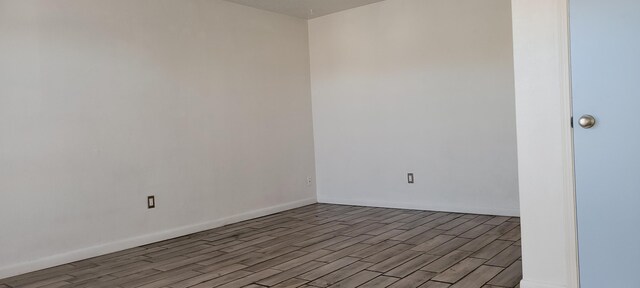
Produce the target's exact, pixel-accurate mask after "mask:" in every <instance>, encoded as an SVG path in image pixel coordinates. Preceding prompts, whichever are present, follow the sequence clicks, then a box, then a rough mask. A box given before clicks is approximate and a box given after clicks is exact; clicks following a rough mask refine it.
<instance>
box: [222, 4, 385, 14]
mask: <svg viewBox="0 0 640 288" xmlns="http://www.w3.org/2000/svg"><path fill="white" fill-rule="evenodd" d="M227 1H229V2H234V3H238V4H242V5H246V6H251V7H255V8H258V9H263V10H267V11H272V12H276V13H281V14H286V15H290V16H294V17H298V18H303V19H311V18H316V17H320V16H324V15H327V14H331V13H335V12H339V11H342V10H347V9H351V8H355V7H359V6H364V5H368V4H371V3H376V2H381V1H383V0H227Z"/></svg>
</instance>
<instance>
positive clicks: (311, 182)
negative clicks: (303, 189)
mask: <svg viewBox="0 0 640 288" xmlns="http://www.w3.org/2000/svg"><path fill="white" fill-rule="evenodd" d="M311 184H313V178H311V176H309V177H307V186H311Z"/></svg>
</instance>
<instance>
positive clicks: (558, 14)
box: [513, 0, 578, 288]
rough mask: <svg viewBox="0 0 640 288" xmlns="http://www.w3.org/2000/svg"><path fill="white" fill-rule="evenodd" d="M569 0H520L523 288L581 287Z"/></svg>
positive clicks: (516, 27) (516, 14)
mask: <svg viewBox="0 0 640 288" xmlns="http://www.w3.org/2000/svg"><path fill="white" fill-rule="evenodd" d="M567 17H568V14H567V1H565V0H562V1H558V0H514V1H513V34H514V58H515V80H516V103H517V105H516V106H517V108H516V109H517V115H518V117H517V127H518V163H519V165H518V166H519V172H520V177H519V178H520V209H521V217H522V219H521V221H522V244H523V245H522V260H523V274H524V280H523V281H522V284H521V287H522V288H561V287H571V288H577V287H578V280H577V278H578V276H577V275H578V266H577V265H578V264H577V251H576V250H577V248H576V247H577V244H576V232H575V231H576V226H575V196H574V187H573V179H574V177H573V164H572V163H573V162H572V139H571V135H572V131H571V124H570V117H571V101H570V81H569V56H568V53H569V44H568V43H569V42H568V31H567Z"/></svg>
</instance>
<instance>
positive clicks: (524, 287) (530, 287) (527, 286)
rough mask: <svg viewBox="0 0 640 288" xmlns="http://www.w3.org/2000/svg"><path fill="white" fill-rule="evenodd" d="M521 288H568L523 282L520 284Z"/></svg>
mask: <svg viewBox="0 0 640 288" xmlns="http://www.w3.org/2000/svg"><path fill="white" fill-rule="evenodd" d="M520 288H567V287H564V286H558V285H551V284H544V283H539V282H532V281H524V280H522V282H520Z"/></svg>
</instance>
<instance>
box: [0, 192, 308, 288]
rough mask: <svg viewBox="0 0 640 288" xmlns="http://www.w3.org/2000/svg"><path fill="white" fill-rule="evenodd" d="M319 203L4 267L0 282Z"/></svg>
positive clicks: (298, 204)
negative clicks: (8, 278)
mask: <svg viewBox="0 0 640 288" xmlns="http://www.w3.org/2000/svg"><path fill="white" fill-rule="evenodd" d="M314 203H317V201H316V198H308V199H304V200H299V201H294V202H289V203H285V204H281V205H276V206H271V207H266V208H262V209H258V210H254V211H250V212H246V213H241V214H237V215H232V216H229V217H225V218H221V219H216V220H212V221H207V222H203V223H198V224H194V225H188V226H183V227H179V228H175V229H171V230H165V231H161V232H157V233H153V234H147V235H142V236H137V237H133V238H128V239H123V240H120V241H116V242H111V243H107V244H103V245H98V246H93V247H88V248H83V249H79V250H75V251H70V252H67V253H62V254H57V255H53V256H49V257H46V258H41V259H37V260H34V261H29V262H23V263H19V264H15V265H11V266H5V267H1V268H0V279H3V278H7V277H12V276H16V275H20V274H24V273H29V272H33V271H37V270H41V269H46V268H50V267H54V266H58V265H62V264H66V263H71V262H75V261H79V260H83V259H88V258H91V257H96V256H100V255H104V254H109V253H113V252H117V251H121V250H125V249H129V248H134V247H138V246H142V245H147V244H150V243H154V242H158V241H163V240H167V239H171V238H175V237H180V236H184V235H189V234H192V233H197V232H201V231H205V230H209V229H214V228H218V227H221V226H224V225H228V224H232V223H236V222H241V221H245V220H249V219H253V218H257V217H262V216H266V215H269V214H273V213H278V212H282V211H286V210H289V209H293V208H298V207H302V206H306V205H310V204H314Z"/></svg>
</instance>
